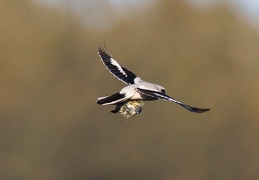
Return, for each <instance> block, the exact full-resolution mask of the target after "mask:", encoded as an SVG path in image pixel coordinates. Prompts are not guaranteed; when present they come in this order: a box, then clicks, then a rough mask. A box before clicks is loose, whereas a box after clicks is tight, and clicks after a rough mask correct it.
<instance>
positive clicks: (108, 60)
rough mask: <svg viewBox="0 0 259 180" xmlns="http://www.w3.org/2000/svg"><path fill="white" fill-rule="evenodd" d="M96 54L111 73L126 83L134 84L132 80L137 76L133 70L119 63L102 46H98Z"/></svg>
mask: <svg viewBox="0 0 259 180" xmlns="http://www.w3.org/2000/svg"><path fill="white" fill-rule="evenodd" d="M98 54H99V56H100V58H101V60H102V62H103V64H104V65H105V66H106V68H107V69H108V70H109V71H110V73H111V74H112V75H114V76H115V77H116V78H118V79H119V80H120V81H122V82H124V83H126V84H135V82H134V80H135V78H137V76H136V75H135V74H134V73H133V72H131V71H129V70H127V69H126V68H124V67H123V66H121V65H119V63H118V62H117V61H115V60H114V59H113V58H112V57H111V56H110V55H109V54H108V53H107V52H106V51H105V50H104V49H103V48H100V47H98Z"/></svg>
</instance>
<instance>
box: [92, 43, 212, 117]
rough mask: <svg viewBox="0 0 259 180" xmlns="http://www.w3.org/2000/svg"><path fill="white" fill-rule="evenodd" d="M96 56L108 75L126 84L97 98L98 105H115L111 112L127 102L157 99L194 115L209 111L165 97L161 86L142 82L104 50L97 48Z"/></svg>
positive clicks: (116, 110)
mask: <svg viewBox="0 0 259 180" xmlns="http://www.w3.org/2000/svg"><path fill="white" fill-rule="evenodd" d="M98 54H99V56H100V58H101V60H102V62H103V64H104V65H105V66H106V68H107V69H108V70H109V71H110V73H111V74H112V75H113V76H115V77H116V78H118V79H119V80H120V81H122V82H124V83H125V84H127V86H126V87H124V88H122V89H121V90H120V91H119V92H117V93H115V94H113V95H111V96H105V97H100V98H97V101H96V102H97V103H98V104H100V105H116V109H115V110H113V111H111V112H114V113H116V112H118V109H119V108H120V107H121V106H122V104H123V103H125V102H126V101H129V100H143V101H151V100H157V99H163V100H167V101H170V102H174V103H176V104H178V105H180V106H182V107H184V108H185V109H187V110H189V111H191V112H195V113H203V112H206V111H209V110H210V109H207V108H206V109H200V108H196V107H192V106H189V105H187V104H184V103H182V102H180V101H178V100H176V99H174V98H172V97H170V96H168V95H166V93H165V88H164V87H163V86H160V85H157V84H153V83H149V82H146V81H144V80H142V79H141V78H140V77H138V76H137V75H135V74H134V73H133V72H131V71H129V70H128V69H126V68H125V67H123V66H121V65H120V64H119V63H118V62H117V61H116V60H115V59H113V58H112V56H111V55H109V54H108V53H107V52H106V50H105V49H103V48H101V47H98Z"/></svg>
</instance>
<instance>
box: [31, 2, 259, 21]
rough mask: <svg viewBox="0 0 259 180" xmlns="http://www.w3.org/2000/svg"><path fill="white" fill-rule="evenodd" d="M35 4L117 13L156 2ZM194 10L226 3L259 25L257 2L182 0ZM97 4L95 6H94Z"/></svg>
mask: <svg viewBox="0 0 259 180" xmlns="http://www.w3.org/2000/svg"><path fill="white" fill-rule="evenodd" d="M34 1H36V2H41V3H47V4H49V5H53V6H60V5H65V6H66V7H67V6H69V7H71V8H72V9H74V10H80V8H82V7H86V6H90V7H93V8H95V7H96V8H98V4H100V3H106V4H107V3H108V4H110V5H111V6H113V7H114V9H115V10H116V11H118V13H120V12H125V10H127V9H129V8H130V9H134V8H136V9H141V7H143V6H148V5H151V4H153V3H155V2H157V1H158V0H34ZM184 1H186V2H187V3H189V4H191V5H192V6H194V7H195V8H201V9H203V8H210V7H213V6H214V5H216V4H217V3H219V2H220V3H226V4H227V5H228V6H229V7H230V8H231V9H232V10H233V11H234V12H235V13H236V14H237V15H239V16H243V17H245V18H247V19H248V20H249V21H251V23H254V24H256V25H257V26H258V25H259V0H184ZM96 4H97V5H96Z"/></svg>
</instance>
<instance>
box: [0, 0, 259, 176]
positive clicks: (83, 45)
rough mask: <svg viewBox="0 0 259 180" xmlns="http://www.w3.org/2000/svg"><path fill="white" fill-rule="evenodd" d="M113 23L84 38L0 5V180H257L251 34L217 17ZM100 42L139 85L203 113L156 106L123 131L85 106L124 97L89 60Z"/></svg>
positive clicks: (167, 5)
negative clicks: (159, 88) (161, 89)
mask: <svg viewBox="0 0 259 180" xmlns="http://www.w3.org/2000/svg"><path fill="white" fill-rule="evenodd" d="M99 8H100V9H99V11H102V10H103V9H107V8H109V6H107V5H105V6H101V7H99ZM110 11H112V9H110ZM85 13H86V14H85V15H86V16H87V13H88V12H85ZM115 15H116V13H114V17H113V18H114V19H116V24H114V26H112V27H111V28H109V29H105V30H100V29H99V30H94V28H92V27H91V28H90V27H88V26H87V25H85V24H83V23H82V22H80V21H79V20H78V19H77V18H76V17H75V16H74V15H73V13H72V12H70V11H67V10H60V9H59V10H57V9H51V8H50V7H44V6H43V5H39V4H35V3H32V2H31V1H27V0H20V1H0V63H1V64H0V74H1V75H0V83H1V88H0V99H1V101H0V162H1V163H0V179H26V180H27V179H62V180H63V179H257V177H258V175H259V173H258V167H259V156H258V149H259V144H258V138H259V131H258V126H259V123H258V116H259V113H258V110H257V108H258V107H259V100H258V99H259V96H258V91H259V85H258V76H259V71H258V67H259V61H258V57H259V51H258V47H259V36H258V32H255V31H254V30H253V29H251V28H250V27H249V24H247V23H246V22H242V21H241V20H239V19H237V18H236V17H235V16H234V15H233V14H231V13H230V12H229V11H228V9H226V8H225V7H224V6H218V7H215V8H212V9H210V10H208V11H197V10H194V9H193V8H191V7H189V6H187V5H186V4H183V3H182V2H180V1H169V0H164V1H160V2H159V3H157V4H156V5H155V6H153V7H152V8H151V9H149V10H148V11H145V12H138V13H135V14H132V17H131V18H130V17H127V18H125V17H120V16H115ZM104 41H105V42H106V46H107V48H108V49H109V50H112V52H113V56H114V57H115V59H117V60H118V61H119V62H120V63H121V64H123V65H124V66H125V67H127V68H129V69H130V70H132V71H133V72H135V73H136V74H137V75H139V76H141V77H142V78H143V79H145V80H147V81H149V80H150V81H153V82H156V83H159V84H161V85H163V86H165V87H166V88H167V93H168V94H169V95H172V96H173V97H175V98H176V99H178V100H181V101H183V102H185V103H187V104H190V105H193V106H197V107H204V108H206V107H210V108H211V109H212V110H211V111H210V112H208V113H205V114H193V113H190V112H188V111H186V110H185V109H183V108H181V107H179V106H177V105H175V104H171V103H169V102H165V101H156V102H147V103H146V105H145V107H144V110H143V112H142V114H141V115H139V116H135V117H134V118H132V119H130V120H129V121H128V122H126V121H125V120H124V119H123V118H122V117H121V116H119V115H115V114H111V113H110V112H109V111H110V110H111V109H112V108H113V107H110V106H99V105H97V104H96V103H95V100H96V98H97V97H99V96H104V95H109V94H112V93H115V92H116V91H119V90H120V89H121V88H122V87H123V86H124V85H123V84H122V83H121V82H119V81H118V80H117V79H115V78H114V77H113V76H112V75H110V74H109V72H108V71H107V70H106V69H105V67H104V66H103V65H102V63H101V61H100V59H99V57H98V55H97V52H96V47H97V46H98V45H99V44H102V43H103V42H104Z"/></svg>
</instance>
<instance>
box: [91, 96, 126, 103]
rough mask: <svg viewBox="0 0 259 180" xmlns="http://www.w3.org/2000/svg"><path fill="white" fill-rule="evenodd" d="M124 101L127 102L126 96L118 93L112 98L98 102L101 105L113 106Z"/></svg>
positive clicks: (101, 98)
mask: <svg viewBox="0 0 259 180" xmlns="http://www.w3.org/2000/svg"><path fill="white" fill-rule="evenodd" d="M123 101H125V95H124V94H120V93H116V94H113V95H111V96H106V97H100V98H97V101H96V102H97V104H100V105H112V104H117V103H119V102H123Z"/></svg>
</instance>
